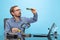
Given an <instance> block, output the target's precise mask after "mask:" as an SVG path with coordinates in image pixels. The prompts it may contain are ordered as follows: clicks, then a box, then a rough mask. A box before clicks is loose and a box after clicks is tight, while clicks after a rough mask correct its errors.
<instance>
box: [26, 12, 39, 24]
mask: <svg viewBox="0 0 60 40" xmlns="http://www.w3.org/2000/svg"><path fill="white" fill-rule="evenodd" d="M37 19H38V14H37V13H36V14H33V17H32V18H26V21H27V22H28V23H33V22H36V21H37Z"/></svg>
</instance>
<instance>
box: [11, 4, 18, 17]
mask: <svg viewBox="0 0 60 40" xmlns="http://www.w3.org/2000/svg"><path fill="white" fill-rule="evenodd" d="M15 7H18V6H17V5H15V6H12V7H11V8H10V13H11V15H12V12H14V8H15ZM12 16H13V15H12Z"/></svg>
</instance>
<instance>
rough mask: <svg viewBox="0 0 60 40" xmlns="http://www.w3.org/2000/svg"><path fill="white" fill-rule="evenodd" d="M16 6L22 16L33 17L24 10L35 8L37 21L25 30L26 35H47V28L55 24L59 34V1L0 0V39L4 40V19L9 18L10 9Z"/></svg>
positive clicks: (29, 12)
mask: <svg viewBox="0 0 60 40" xmlns="http://www.w3.org/2000/svg"><path fill="white" fill-rule="evenodd" d="M14 5H18V6H19V7H20V9H21V12H22V16H24V17H28V18H30V17H33V14H32V13H31V11H29V10H26V8H36V10H37V13H38V21H37V22H35V23H32V24H31V27H30V28H28V29H26V31H25V32H26V33H31V34H47V33H48V27H51V25H52V23H53V22H55V23H56V25H57V27H58V30H57V31H58V33H59V34H60V0H0V39H2V40H4V18H11V17H12V16H11V15H10V12H9V10H10V7H12V6H14Z"/></svg>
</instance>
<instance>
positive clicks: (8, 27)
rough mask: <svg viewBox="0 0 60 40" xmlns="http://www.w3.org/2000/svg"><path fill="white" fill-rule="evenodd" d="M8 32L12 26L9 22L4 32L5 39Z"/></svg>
mask: <svg viewBox="0 0 60 40" xmlns="http://www.w3.org/2000/svg"><path fill="white" fill-rule="evenodd" d="M8 32H10V25H9V22H8V21H6V25H5V31H4V34H5V38H6V36H7V33H8Z"/></svg>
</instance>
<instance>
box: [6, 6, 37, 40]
mask: <svg viewBox="0 0 60 40" xmlns="http://www.w3.org/2000/svg"><path fill="white" fill-rule="evenodd" d="M31 12H32V13H33V17H32V18H26V17H21V10H20V9H19V7H18V6H13V7H11V9H10V13H11V15H12V18H10V19H8V20H7V21H6V28H5V36H6V33H8V32H12V33H17V34H18V36H19V37H21V40H23V38H22V36H21V33H20V32H18V30H21V31H22V32H23V30H24V29H23V28H22V27H21V25H22V24H23V23H33V22H36V21H37V12H36V9H33V8H32V10H31ZM19 33H20V34H19Z"/></svg>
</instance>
